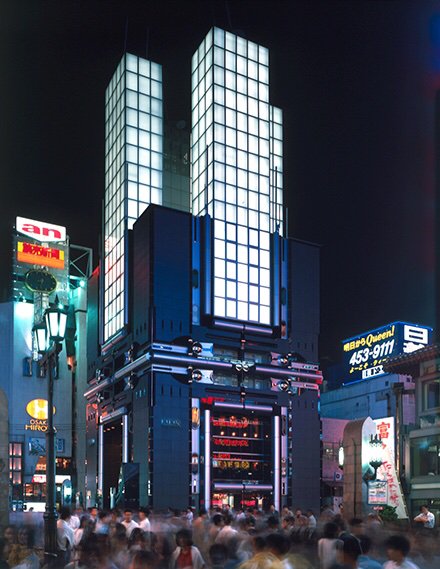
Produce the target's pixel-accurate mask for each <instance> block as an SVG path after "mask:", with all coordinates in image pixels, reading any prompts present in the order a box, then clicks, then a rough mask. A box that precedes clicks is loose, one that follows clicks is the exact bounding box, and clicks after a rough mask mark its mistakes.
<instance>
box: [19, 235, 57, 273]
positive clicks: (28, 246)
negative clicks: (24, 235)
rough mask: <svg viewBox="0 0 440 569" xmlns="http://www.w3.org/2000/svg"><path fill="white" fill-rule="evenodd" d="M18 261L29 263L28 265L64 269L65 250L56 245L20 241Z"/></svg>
mask: <svg viewBox="0 0 440 569" xmlns="http://www.w3.org/2000/svg"><path fill="white" fill-rule="evenodd" d="M17 261H18V262H20V263H27V264H28V265H39V266H42V267H52V268H54V269H64V251H62V250H61V249H56V248H54V247H44V246H43V245H36V244H35V243H27V242H26V241H18V243H17Z"/></svg>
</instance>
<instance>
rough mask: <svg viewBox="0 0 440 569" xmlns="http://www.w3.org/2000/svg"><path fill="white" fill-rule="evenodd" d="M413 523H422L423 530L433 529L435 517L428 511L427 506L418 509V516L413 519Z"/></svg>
mask: <svg viewBox="0 0 440 569" xmlns="http://www.w3.org/2000/svg"><path fill="white" fill-rule="evenodd" d="M414 521H415V522H418V523H422V524H423V527H424V528H428V529H433V528H434V526H435V516H434V514H433V513H432V512H430V511H429V510H428V506H421V507H420V514H419V515H418V516H416V517H415V518H414Z"/></svg>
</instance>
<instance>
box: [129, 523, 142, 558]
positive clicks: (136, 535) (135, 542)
mask: <svg viewBox="0 0 440 569" xmlns="http://www.w3.org/2000/svg"><path fill="white" fill-rule="evenodd" d="M146 546H147V540H146V538H145V533H144V531H143V530H142V529H141V528H140V527H138V528H134V530H133V531H132V532H131V534H130V537H129V538H128V550H129V552H130V554H134V553H136V551H141V550H144V549H146Z"/></svg>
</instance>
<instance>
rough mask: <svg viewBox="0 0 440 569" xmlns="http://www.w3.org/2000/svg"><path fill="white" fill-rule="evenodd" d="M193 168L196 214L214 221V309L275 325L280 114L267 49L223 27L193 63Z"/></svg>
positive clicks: (212, 33)
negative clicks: (273, 254) (273, 257)
mask: <svg viewBox="0 0 440 569" xmlns="http://www.w3.org/2000/svg"><path fill="white" fill-rule="evenodd" d="M274 137H276V139H274ZM191 166H192V208H193V214H194V215H204V214H209V216H211V217H212V218H213V220H214V223H213V239H212V243H213V253H212V259H213V267H212V285H213V293H212V298H213V314H214V315H215V316H218V317H221V318H231V319H238V320H243V321H250V322H257V323H259V324H265V325H271V324H272V319H271V304H272V301H271V292H270V285H271V274H270V272H271V263H270V233H271V232H272V233H273V232H275V231H278V232H279V233H280V234H282V231H283V208H282V197H283V196H282V115H281V111H279V109H275V108H273V107H271V106H270V105H269V53H268V50H267V49H266V48H264V47H261V46H259V45H257V44H255V43H253V42H250V41H247V40H245V39H243V38H240V37H238V36H236V35H234V34H231V33H229V32H225V31H224V30H221V29H219V28H214V29H212V30H211V31H210V32H209V33H208V35H207V36H206V38H205V39H204V40H203V42H202V44H201V45H200V47H199V48H198V50H197V52H196V53H195V54H194V57H193V60H192V143H191ZM275 174H276V175H275ZM275 186H276V187H275ZM280 204H281V205H280Z"/></svg>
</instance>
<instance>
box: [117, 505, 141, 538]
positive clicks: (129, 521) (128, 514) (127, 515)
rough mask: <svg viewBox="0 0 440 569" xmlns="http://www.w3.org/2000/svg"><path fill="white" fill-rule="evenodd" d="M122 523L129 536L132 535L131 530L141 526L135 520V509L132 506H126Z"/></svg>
mask: <svg viewBox="0 0 440 569" xmlns="http://www.w3.org/2000/svg"><path fill="white" fill-rule="evenodd" d="M121 524H122V525H123V526H124V527H125V531H126V532H127V537H130V535H131V532H132V531H133V530H134V528H138V527H139V524H137V523H136V522H135V521H134V520H133V511H132V510H131V509H130V508H125V510H124V519H123V520H122V522H121Z"/></svg>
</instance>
